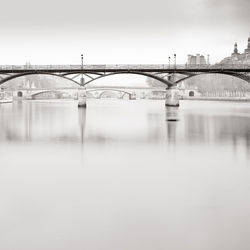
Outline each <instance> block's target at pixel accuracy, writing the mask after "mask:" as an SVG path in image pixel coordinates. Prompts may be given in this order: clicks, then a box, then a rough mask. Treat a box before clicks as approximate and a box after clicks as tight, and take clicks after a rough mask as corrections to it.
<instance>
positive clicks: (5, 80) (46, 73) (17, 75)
mask: <svg viewBox="0 0 250 250" xmlns="http://www.w3.org/2000/svg"><path fill="white" fill-rule="evenodd" d="M27 75H51V76H57V77H61V78H63V79H66V80H69V81H71V82H73V83H74V84H77V85H80V83H79V82H77V81H75V80H74V79H71V78H68V77H66V76H63V75H57V74H53V73H49V72H37V73H35V72H24V73H19V74H15V75H11V76H7V77H5V78H3V79H0V85H2V84H4V83H6V82H8V81H10V80H13V79H16V78H19V77H22V76H27Z"/></svg>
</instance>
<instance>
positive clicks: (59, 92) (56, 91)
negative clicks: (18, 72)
mask: <svg viewBox="0 0 250 250" xmlns="http://www.w3.org/2000/svg"><path fill="white" fill-rule="evenodd" d="M47 93H55V94H63V92H62V91H58V90H46V91H40V92H37V93H34V94H32V95H31V96H30V97H31V99H34V98H36V96H39V95H42V94H47Z"/></svg>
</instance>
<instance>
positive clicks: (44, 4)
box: [0, 0, 250, 64]
mask: <svg viewBox="0 0 250 250" xmlns="http://www.w3.org/2000/svg"><path fill="white" fill-rule="evenodd" d="M249 10H250V1H249V0H154V1H152V0H147V1H146V0H126V1H120V0H105V1H96V0H88V1H84V0H70V1H66V0H60V1H59V0H43V1H36V0H22V1H20V0H14V1H4V2H1V15H0V30H1V39H0V44H1V46H0V64H24V63H25V62H27V61H30V62H31V63H32V64H78V63H80V54H81V53H83V54H84V62H85V63H87V64H88V63H96V64H99V63H102V64H105V63H114V64H116V63H161V64H162V63H168V56H171V57H172V58H173V54H174V53H176V54H177V63H185V62H186V60H187V54H196V53H201V54H204V55H207V54H210V58H211V61H212V62H218V61H220V60H221V59H222V58H223V57H225V56H228V55H230V54H231V52H232V50H233V44H234V42H235V41H237V42H238V44H239V50H240V52H243V50H244V49H245V48H246V46H247V38H248V37H249V36H250V25H249V24H250V15H249Z"/></svg>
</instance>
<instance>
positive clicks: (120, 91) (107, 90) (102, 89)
mask: <svg viewBox="0 0 250 250" xmlns="http://www.w3.org/2000/svg"><path fill="white" fill-rule="evenodd" d="M97 91H101V93H100V94H99V95H98V98H101V97H102V95H103V94H104V93H107V92H118V93H122V94H123V95H122V98H123V97H124V95H128V96H129V97H131V95H132V94H133V93H131V92H128V91H125V90H121V89H115V88H114V89H112V88H99V89H91V90H86V92H87V93H91V92H97Z"/></svg>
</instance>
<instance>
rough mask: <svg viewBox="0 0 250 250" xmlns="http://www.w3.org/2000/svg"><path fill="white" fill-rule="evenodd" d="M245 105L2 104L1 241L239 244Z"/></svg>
mask: <svg viewBox="0 0 250 250" xmlns="http://www.w3.org/2000/svg"><path fill="white" fill-rule="evenodd" d="M249 111H250V107H249V105H248V104H237V103H220V102H217V103H213V102H188V101H187V102H182V103H181V106H180V108H179V109H176V108H173V109H172V108H165V106H164V101H160V102H158V101H152V102H151V101H135V102H131V101H125V100H124V101H110V100H108V101H95V100H93V102H91V101H90V102H89V103H88V107H87V109H86V110H85V109H78V107H77V102H74V101H72V102H71V101H64V102H57V101H54V102H45V101H42V102H41V101H40V102H39V101H27V102H20V103H13V104H5V105H1V106H0V149H1V159H0V160H1V164H0V165H1V167H0V222H1V223H0V249H15V250H33V249H34V248H35V249H42V250H43V249H61V250H68V249H72V248H73V249H92V250H100V249H109V250H117V249H121V250H127V249H136V250H152V249H175V250H183V249H193V250H200V249H202V250H211V249H213V250H221V249H228V250H235V249H239V248H240V249H247V247H248V245H249V244H248V243H249V234H250V226H249V225H250V223H249V219H248V218H250V217H249V211H250V200H249V199H247V198H246V197H249V196H250V171H249V166H250V158H249V155H250V152H249V144H250V126H249V124H250V115H249V114H250V112H249ZM221 235H222V237H221ZM180 239H181V240H180Z"/></svg>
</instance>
